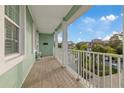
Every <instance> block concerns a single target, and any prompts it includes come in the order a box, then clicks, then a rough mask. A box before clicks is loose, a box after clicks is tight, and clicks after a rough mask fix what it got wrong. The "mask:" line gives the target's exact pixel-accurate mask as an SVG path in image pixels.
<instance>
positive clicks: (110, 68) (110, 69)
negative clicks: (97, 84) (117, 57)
mask: <svg viewBox="0 0 124 93" xmlns="http://www.w3.org/2000/svg"><path fill="white" fill-rule="evenodd" d="M109 58H110V60H109V63H110V64H109V66H110V67H109V71H110V87H111V88H112V57H111V56H109Z"/></svg>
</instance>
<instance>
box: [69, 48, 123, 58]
mask: <svg viewBox="0 0 124 93" xmlns="http://www.w3.org/2000/svg"><path fill="white" fill-rule="evenodd" d="M68 50H69V51H76V52H85V53H92V54H99V55H105V56H112V57H123V55H118V54H112V53H101V52H93V51H84V50H75V49H68Z"/></svg>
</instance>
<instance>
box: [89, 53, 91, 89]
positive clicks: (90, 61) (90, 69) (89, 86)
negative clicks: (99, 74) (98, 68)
mask: <svg viewBox="0 0 124 93" xmlns="http://www.w3.org/2000/svg"><path fill="white" fill-rule="evenodd" d="M90 83H91V53H89V87H90Z"/></svg>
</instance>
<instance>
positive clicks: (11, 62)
mask: <svg viewBox="0 0 124 93" xmlns="http://www.w3.org/2000/svg"><path fill="white" fill-rule="evenodd" d="M19 7H20V8H19V9H20V15H21V16H20V18H19V20H20V23H19V24H20V26H19V28H20V30H19V53H15V54H12V55H7V56H6V55H5V18H6V19H8V20H9V21H12V23H13V24H15V22H13V20H11V19H10V18H8V16H6V15H5V6H4V5H0V20H1V23H0V75H2V74H4V73H6V72H7V71H8V70H10V69H11V68H13V67H14V66H16V65H17V64H19V63H21V62H23V60H24V57H25V49H26V48H25V47H26V38H25V37H26V6H25V5H20V6H19ZM15 25H16V24H15ZM17 26H18V25H17Z"/></svg>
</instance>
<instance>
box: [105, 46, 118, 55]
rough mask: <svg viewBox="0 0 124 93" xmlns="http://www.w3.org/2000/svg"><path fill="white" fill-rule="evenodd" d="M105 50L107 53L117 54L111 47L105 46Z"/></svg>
mask: <svg viewBox="0 0 124 93" xmlns="http://www.w3.org/2000/svg"><path fill="white" fill-rule="evenodd" d="M105 49H106V52H107V53H114V54H115V53H116V50H115V49H114V48H112V47H110V46H105Z"/></svg>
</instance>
